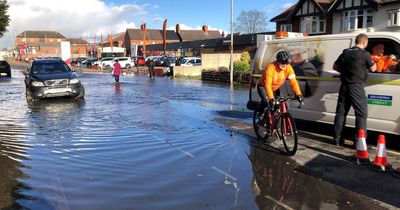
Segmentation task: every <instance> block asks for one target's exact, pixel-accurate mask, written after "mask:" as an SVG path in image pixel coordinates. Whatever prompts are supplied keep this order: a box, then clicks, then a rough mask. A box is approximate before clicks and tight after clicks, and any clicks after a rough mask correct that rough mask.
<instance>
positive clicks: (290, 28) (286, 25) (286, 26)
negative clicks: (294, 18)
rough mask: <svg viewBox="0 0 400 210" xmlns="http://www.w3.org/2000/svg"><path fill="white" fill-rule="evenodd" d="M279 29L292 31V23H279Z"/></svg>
mask: <svg viewBox="0 0 400 210" xmlns="http://www.w3.org/2000/svg"><path fill="white" fill-rule="evenodd" d="M280 31H286V32H292V24H283V25H281V29H280Z"/></svg>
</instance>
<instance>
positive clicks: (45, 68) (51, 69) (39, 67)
mask: <svg viewBox="0 0 400 210" xmlns="http://www.w3.org/2000/svg"><path fill="white" fill-rule="evenodd" d="M70 71H71V70H70V69H69V67H68V65H67V64H65V63H60V62H57V63H36V64H33V65H32V69H31V72H32V74H49V73H50V74H51V73H65V72H70Z"/></svg>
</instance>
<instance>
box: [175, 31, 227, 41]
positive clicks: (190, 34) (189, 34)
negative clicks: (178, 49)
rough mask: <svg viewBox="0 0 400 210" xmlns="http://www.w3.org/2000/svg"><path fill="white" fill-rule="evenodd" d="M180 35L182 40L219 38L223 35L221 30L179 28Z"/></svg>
mask: <svg viewBox="0 0 400 210" xmlns="http://www.w3.org/2000/svg"><path fill="white" fill-rule="evenodd" d="M178 35H179V36H180V38H181V39H182V40H203V39H218V38H221V37H222V35H221V34H220V33H219V31H214V30H212V31H207V32H205V31H203V30H179V32H178Z"/></svg>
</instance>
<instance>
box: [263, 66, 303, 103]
mask: <svg viewBox="0 0 400 210" xmlns="http://www.w3.org/2000/svg"><path fill="white" fill-rule="evenodd" d="M286 79H289V81H290V85H291V86H292V89H293V91H294V92H295V94H296V95H302V94H301V90H300V87H299V83H298V82H297V80H296V74H295V73H294V70H293V67H292V66H291V65H290V64H288V65H287V66H286V69H285V70H281V69H279V66H278V64H277V63H276V62H273V63H271V64H269V65H268V66H267V68H266V69H265V71H264V73H263V75H262V76H261V78H260V79H259V80H258V84H259V85H260V86H264V87H265V89H266V91H267V97H268V99H273V98H274V92H275V91H276V90H277V89H279V88H280V87H281V86H282V85H283V83H284V82H285V80H286Z"/></svg>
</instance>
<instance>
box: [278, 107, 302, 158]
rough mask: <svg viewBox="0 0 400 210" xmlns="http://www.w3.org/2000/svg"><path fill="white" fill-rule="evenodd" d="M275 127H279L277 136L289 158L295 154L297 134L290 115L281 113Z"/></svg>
mask: <svg viewBox="0 0 400 210" xmlns="http://www.w3.org/2000/svg"><path fill="white" fill-rule="evenodd" d="M277 126H279V128H278V130H279V135H280V137H281V139H282V141H283V145H284V147H285V150H286V153H287V154H288V155H290V156H292V155H294V154H296V151H297V144H298V142H297V141H298V134H297V128H296V124H295V122H294V119H293V117H292V115H290V114H289V113H283V114H282V115H281V116H280V117H279V120H278V122H277Z"/></svg>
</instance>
